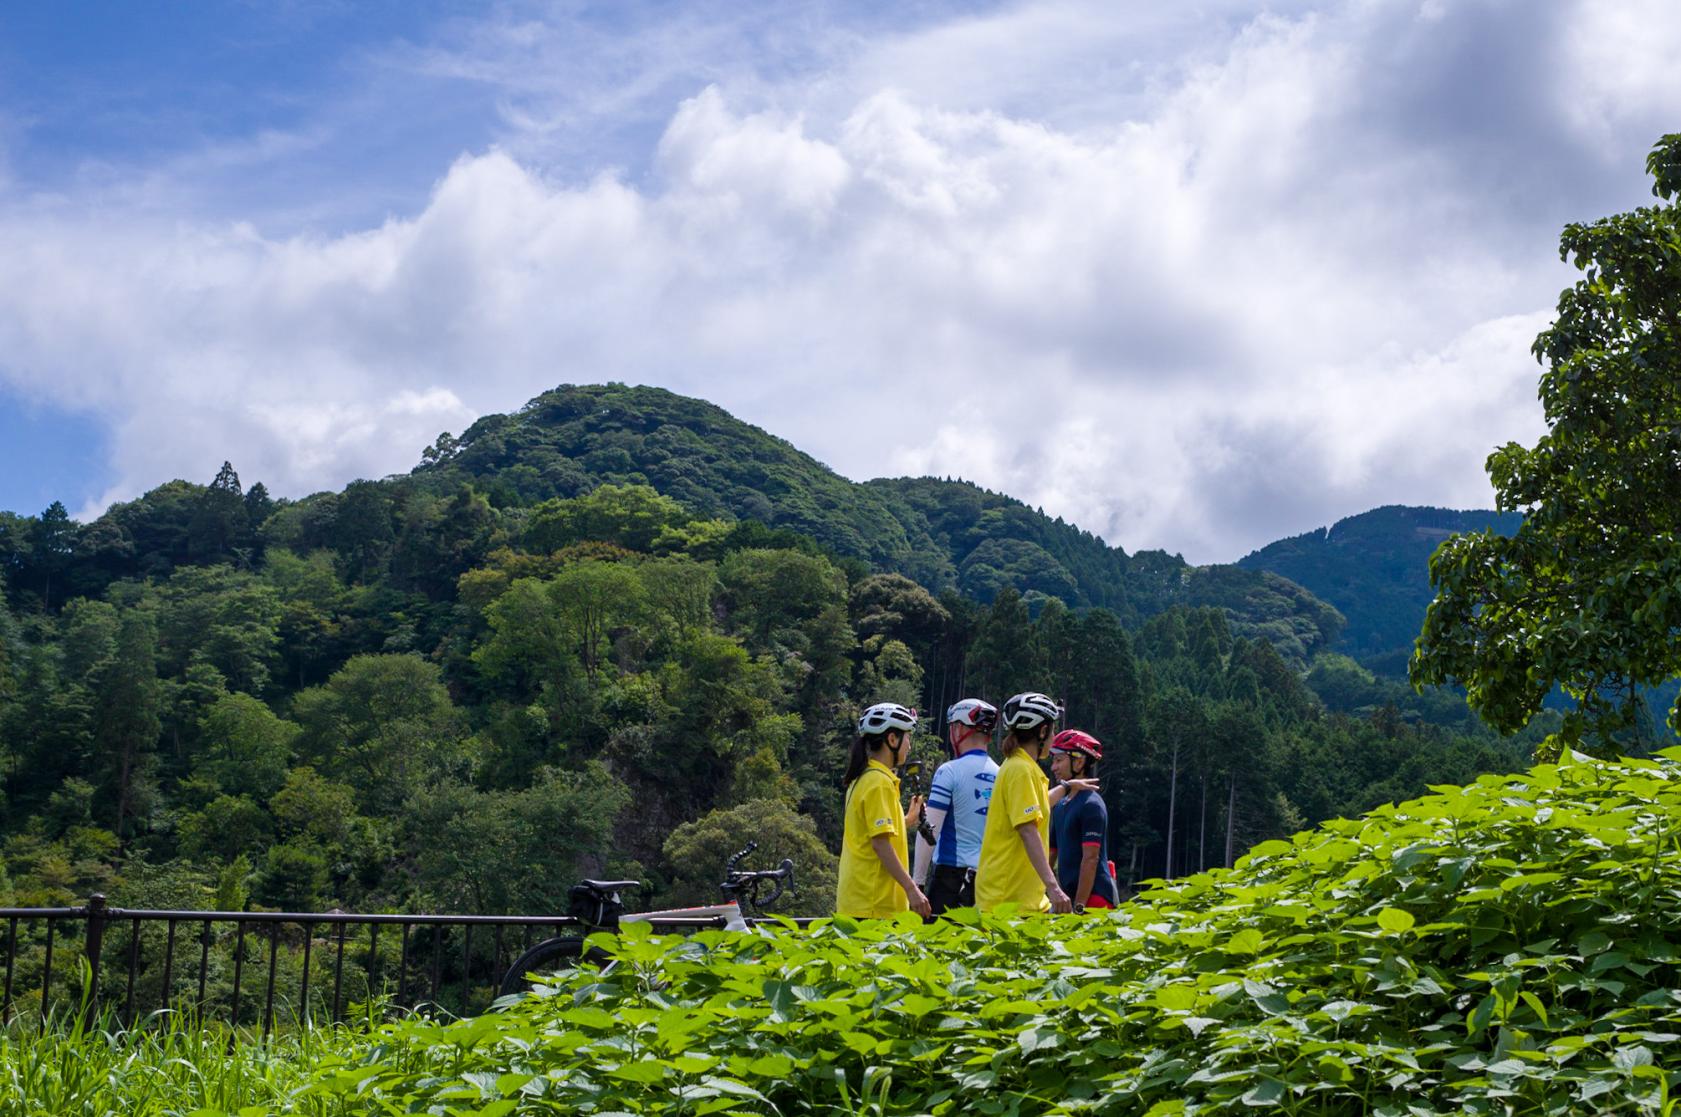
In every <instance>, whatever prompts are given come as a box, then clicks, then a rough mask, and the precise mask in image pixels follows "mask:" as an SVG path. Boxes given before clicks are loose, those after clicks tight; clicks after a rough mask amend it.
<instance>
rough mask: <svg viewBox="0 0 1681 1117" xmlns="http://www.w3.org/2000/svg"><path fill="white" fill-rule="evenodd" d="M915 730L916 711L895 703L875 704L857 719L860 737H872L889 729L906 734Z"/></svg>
mask: <svg viewBox="0 0 1681 1117" xmlns="http://www.w3.org/2000/svg"><path fill="white" fill-rule="evenodd" d="M915 728H916V711H915V710H912V709H910V708H909V707H906V706H901V705H899V704H898V703H897V702H877V703H876V704H875V705H874V706H871V707H870V708H869V709H867V710H865V711H864V716H863V717H861V718H859V719H858V735H859V736H861V737H873V736H874V735H875V734H877V733H886V732H887V731H888V730H889V729H902V730H904V731H905V732H907V733H908V732H910V731H911V730H913V729H915Z"/></svg>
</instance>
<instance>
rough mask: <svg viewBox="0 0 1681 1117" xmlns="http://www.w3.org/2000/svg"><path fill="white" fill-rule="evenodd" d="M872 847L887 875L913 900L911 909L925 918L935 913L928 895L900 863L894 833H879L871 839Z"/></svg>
mask: <svg viewBox="0 0 1681 1117" xmlns="http://www.w3.org/2000/svg"><path fill="white" fill-rule="evenodd" d="M870 848H871V849H873V850H875V851H876V856H877V857H879V858H881V865H882V868H884V869H886V870H887V875H888V876H890V877H892V878H893V880H894V881H895V882H896V883H897V884H898V885H899V887H900V888H903V889H904V890H905V896H906V897H907V898H908V899H909V900H910V902H911V910H912V911H914V912H916V914H918V915H920V916H922V917H923V918H924V919H927V918H928V916H929V915H931V914H933V909H932V908H930V907H929V906H928V897H927V896H924V895H923V894H922V889H920V888H918V887H917V886H916V881H914V880H912V879H911V875H910V874H909V873H907V872H905V867H904V866H903V865H901V864H899V854H898V852H897V851H896V850H894V848H893V835H891V834H877V835H876V836H875V837H873V838H871V839H870Z"/></svg>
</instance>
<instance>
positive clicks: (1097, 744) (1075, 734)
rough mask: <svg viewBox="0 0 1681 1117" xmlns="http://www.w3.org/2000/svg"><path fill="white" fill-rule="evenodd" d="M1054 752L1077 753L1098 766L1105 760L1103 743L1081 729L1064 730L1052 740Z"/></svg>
mask: <svg viewBox="0 0 1681 1117" xmlns="http://www.w3.org/2000/svg"><path fill="white" fill-rule="evenodd" d="M1051 751H1052V752H1077V753H1079V754H1080V755H1081V756H1083V757H1085V758H1086V759H1087V760H1089V761H1091V762H1092V763H1093V764H1096V763H1097V762H1098V761H1100V760H1102V759H1103V742H1102V741H1099V740H1098V739H1097V738H1096V737H1093V736H1092V735H1091V734H1090V733H1087V732H1085V731H1084V730H1081V729H1064V730H1063V731H1062V732H1061V733H1058V734H1057V735H1056V736H1055V737H1052V738H1051Z"/></svg>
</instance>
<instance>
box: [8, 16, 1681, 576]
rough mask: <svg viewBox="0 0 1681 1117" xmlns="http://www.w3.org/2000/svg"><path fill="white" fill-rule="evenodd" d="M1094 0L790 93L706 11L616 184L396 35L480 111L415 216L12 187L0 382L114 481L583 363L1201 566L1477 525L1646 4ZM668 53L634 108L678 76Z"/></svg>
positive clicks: (847, 466) (546, 50)
mask: <svg viewBox="0 0 1681 1117" xmlns="http://www.w3.org/2000/svg"><path fill="white" fill-rule="evenodd" d="M1118 7H1119V6H1115V5H1108V4H1104V5H1088V4H1077V3H1047V4H1022V5H1018V6H1012V7H1009V8H1005V9H999V10H995V11H993V12H990V13H986V14H983V15H980V16H975V17H964V18H953V19H949V20H945V21H943V22H938V23H934V24H930V25H925V26H920V27H917V28H915V29H913V30H911V31H908V32H904V33H902V34H889V33H886V32H872V34H870V35H862V34H852V35H841V34H838V33H836V34H835V35H833V36H832V37H831V39H829V40H823V41H821V42H820V43H819V45H818V46H817V47H813V48H811V49H809V50H808V52H807V54H806V56H804V62H803V65H802V67H801V68H800V72H799V73H798V74H796V75H793V76H789V75H787V74H780V75H779V73H777V72H776V71H775V67H765V66H761V67H759V68H758V69H756V70H755V69H754V68H753V67H752V66H751V65H750V62H751V60H752V57H753V54H752V51H750V50H747V49H745V48H742V47H741V45H740V44H741V41H742V40H741V39H740V37H739V36H732V35H728V34H724V33H722V32H717V31H714V32H712V40H711V41H716V42H718V43H722V44H724V46H722V47H719V48H718V49H720V50H723V51H724V56H725V61H724V62H719V63H718V64H717V65H715V66H713V67H712V70H713V72H712V73H711V74H710V75H709V76H710V78H711V79H712V80H711V81H710V83H709V84H706V85H704V86H702V87H700V88H698V89H691V90H689V91H688V92H687V93H686V94H684V95H682V96H681V97H675V96H674V97H673V99H672V100H671V102H670V103H669V104H668V105H667V107H666V109H665V112H664V121H663V124H662V126H661V127H660V128H659V130H658V132H657V134H655V135H651V136H649V137H647V139H646V144H645V146H646V150H645V152H644V153H643V158H645V160H646V169H645V171H627V170H625V169H623V167H622V166H620V165H619V164H617V163H613V165H607V164H608V163H610V162H612V161H606V160H604V161H603V165H602V166H600V167H598V168H597V169H596V170H595V171H593V172H590V173H578V165H577V164H576V163H573V162H569V161H560V162H556V161H552V160H549V159H546V158H545V156H544V154H543V152H544V150H545V142H546V137H548V136H550V135H551V133H552V132H553V131H554V130H555V128H556V127H557V125H556V124H555V123H554V122H555V120H557V119H567V118H569V117H568V114H571V116H576V115H578V114H585V115H587V114H588V113H589V112H592V111H595V110H594V109H592V108H590V107H589V106H590V105H593V104H596V103H597V102H594V101H591V100H590V99H589V98H586V97H584V96H583V95H581V94H578V93H576V92H575V91H573V92H567V93H566V94H565V96H564V98H562V100H563V105H562V107H563V108H564V109H565V112H561V110H560V109H557V108H555V107H554V103H552V102H551V101H546V100H545V98H551V99H552V98H561V97H562V92H561V91H557V90H556V89H554V88H553V87H552V86H551V84H549V83H548V82H547V81H546V80H542V81H540V80H537V79H535V78H530V77H521V74H523V71H522V70H520V69H519V66H518V65H517V63H518V62H519V60H520V59H529V58H531V57H539V58H550V59H551V60H552V55H551V53H550V52H551V51H552V50H559V49H561V46H558V45H556V40H555V39H554V37H553V33H552V29H551V28H548V27H546V26H545V25H543V24H541V23H540V22H538V23H531V22H524V23H521V24H519V26H518V28H517V31H516V30H510V28H509V27H508V26H506V25H501V26H499V28H498V29H496V30H495V31H494V33H492V32H490V31H487V32H485V33H484V36H483V37H481V38H480V39H478V40H475V41H473V42H471V43H468V44H467V45H466V47H464V48H463V52H461V53H456V54H450V53H448V52H444V51H431V52H427V53H425V56H424V62H425V65H426V66H427V67H428V68H429V69H432V70H438V69H445V68H453V69H452V71H451V72H465V73H471V74H473V75H474V76H475V80H482V81H485V82H492V83H494V82H499V81H505V82H507V83H509V87H510V89H512V90H515V91H516V92H517V93H518V94H519V97H518V98H517V99H516V100H515V101H510V102H509V104H510V105H515V104H517V108H518V111H517V112H516V111H512V110H510V111H508V112H506V113H505V114H504V126H505V127H506V128H507V129H508V131H507V132H506V133H505V134H504V135H503V136H502V142H501V143H500V144H499V145H498V146H495V147H492V148H489V149H487V150H484V151H481V152H478V153H475V154H466V155H463V156H462V157H461V158H459V159H458V160H457V161H456V162H455V163H454V164H453V166H451V167H449V168H447V170H445V171H443V173H442V175H441V177H440V178H439V179H438V180H437V181H436V183H435V185H434V186H433V188H432V190H431V192H430V195H429V196H428V198H427V199H426V201H425V202H424V204H423V205H421V206H419V207H417V208H416V210H415V212H413V213H412V214H410V215H406V216H400V217H393V218H391V219H389V220H387V221H385V222H384V223H383V224H380V225H378V226H375V227H368V228H364V229H359V230H353V231H351V232H349V233H340V234H327V233H321V234H314V235H310V234H302V235H300V234H290V233H289V234H286V235H277V234H275V233H272V232H269V233H265V232H264V231H263V228H262V226H261V223H260V216H261V215H253V221H252V223H248V224H233V225H229V224H227V223H225V222H215V221H209V220H200V219H194V217H193V215H192V214H191V213H185V214H179V215H176V216H175V217H174V219H172V220H165V219H164V218H163V217H162V216H161V215H160V214H158V213H157V212H155V211H148V212H146V213H145V214H144V215H138V214H136V213H135V212H132V211H128V210H124V209H122V208H120V207H109V206H107V207H105V208H101V209H90V208H88V207H85V206H77V205H75V204H74V203H73V202H67V201H65V200H63V199H58V200H47V199H40V198H27V197H16V196H9V197H4V198H3V200H0V242H3V243H5V244H7V245H8V246H9V251H7V252H5V253H0V383H4V384H7V385H9V386H10V387H11V388H12V389H13V390H14V391H21V392H23V393H25V394H28V395H32V396H35V397H39V398H51V399H54V400H56V401H58V402H60V403H63V404H67V405H69V406H73V407H77V408H81V409H85V410H89V411H92V412H95V413H97V414H100V415H103V416H106V417H107V418H108V421H109V422H110V423H111V424H112V427H113V430H114V439H113V454H114V458H115V460H114V466H115V468H116V471H117V476H118V482H117V484H116V486H115V487H114V488H113V490H112V491H111V493H110V494H108V495H110V496H112V497H117V496H128V495H133V494H134V493H136V492H138V491H140V490H142V489H143V488H145V487H148V486H150V485H151V484H155V483H157V482H158V481H161V480H163V479H165V478H167V477H169V476H175V475H187V476H194V477H199V476H203V475H206V474H208V473H209V472H210V471H213V469H214V466H215V464H217V463H219V462H220V460H221V459H222V458H223V457H225V456H232V457H234V458H235V459H236V464H237V465H238V466H239V468H240V469H241V471H242V473H243V474H244V475H245V476H246V477H247V478H248V479H254V478H258V477H261V478H263V479H264V480H266V481H268V482H269V483H270V485H271V487H273V488H275V489H277V490H279V491H282V492H288V493H301V492H306V491H310V490H313V489H316V488H321V487H332V486H337V485H340V484H342V483H344V482H345V481H346V480H349V479H350V478H352V477H354V476H359V475H380V474H384V473H387V472H391V471H396V470H401V469H405V468H407V467H408V466H410V465H412V464H413V462H414V461H415V460H416V458H417V455H418V451H419V449H420V447H422V446H423V445H425V444H427V443H428V442H430V441H431V439H432V437H433V436H434V435H436V434H437V432H438V431H440V430H444V429H450V430H456V431H459V430H460V429H461V428H462V427H463V426H465V425H466V424H467V423H468V422H470V421H471V418H472V417H473V416H474V415H476V414H480V413H484V412H487V411H493V410H506V409H509V408H512V407H514V406H517V405H518V404H519V403H521V402H523V401H524V400H525V399H526V398H528V397H529V396H530V395H532V394H534V393H536V392H537V391H540V390H542V389H544V388H546V387H550V386H552V385H554V384H556V383H561V382H568V381H573V382H579V381H586V382H587V381H600V380H606V379H618V380H626V381H630V382H641V383H657V384H662V385H665V386H668V387H671V388H673V389H675V390H678V391H684V392H689V393H693V394H696V395H701V396H705V397H707V398H709V399H712V400H714V401H716V402H718V403H720V404H722V405H723V406H725V407H728V408H730V409H731V410H733V411H735V412H736V413H737V414H738V415H741V416H742V417H743V418H746V419H749V420H751V421H753V422H756V423H758V424H760V425H762V426H764V427H766V428H768V429H770V430H771V431H773V432H774V433H777V434H779V435H782V436H784V437H786V438H789V439H790V440H792V441H793V442H794V443H795V444H796V445H799V446H801V447H802V448H804V449H806V450H808V451H810V452H812V453H814V454H815V455H816V456H817V457H819V458H820V459H822V460H824V461H826V462H828V463H829V464H830V465H832V466H834V467H835V468H837V469H839V470H840V471H842V472H843V473H846V474H848V475H850V476H853V477H857V478H865V477H870V476H878V475H882V474H894V473H901V472H914V473H924V472H926V473H932V474H936V475H945V474H951V475H956V476H962V477H966V478H969V479H972V480H975V481H977V482H979V483H981V484H984V485H987V486H989V487H993V488H997V489H1002V490H1004V491H1006V492H1009V493H1011V494H1013V495H1015V496H1018V497H1020V498H1022V499H1023V500H1026V501H1027V502H1028V503H1030V504H1034V505H1041V506H1043V507H1044V508H1045V510H1046V511H1047V512H1050V513H1053V514H1060V515H1062V516H1063V517H1064V518H1066V519H1069V520H1072V521H1074V522H1076V523H1079V524H1080V525H1082V526H1084V527H1087V528H1089V529H1091V530H1093V531H1096V532H1098V533H1099V534H1101V535H1103V536H1104V537H1105V538H1107V539H1108V540H1109V541H1110V542H1112V543H1115V544H1118V545H1122V546H1125V547H1127V548H1128V549H1139V548H1145V547H1163V548H1166V549H1169V550H1176V551H1182V552H1184V553H1185V554H1186V555H1187V557H1189V558H1192V559H1193V560H1197V561H1218V560H1229V559H1232V558H1235V557H1237V556H1239V555H1241V554H1243V553H1244V552H1246V551H1247V550H1249V549H1251V548H1253V547H1256V546H1259V545H1262V544H1264V543H1266V542H1268V541H1270V540H1271V539H1274V538H1277V537H1279V536H1281V535H1284V534H1289V533H1294V532H1297V531H1302V530H1306V529H1308V528H1311V527H1314V526H1318V525H1320V524H1323V523H1326V522H1329V521H1330V520H1332V519H1335V518H1336V517H1338V516H1340V515H1345V514H1350V513H1353V512H1358V511H1361V510H1363V509H1365V508H1368V507H1371V506H1374V505H1376V504H1380V503H1391V502H1405V503H1435V504H1447V505H1455V506H1462V507H1465V506H1479V505H1486V504H1487V503H1488V501H1489V499H1490V497H1489V493H1488V490H1487V486H1486V481H1485V480H1484V478H1483V474H1482V462H1483V459H1484V458H1485V456H1486V455H1487V453H1488V451H1489V450H1490V449H1491V448H1492V447H1493V446H1494V445H1496V444H1498V443H1500V442H1503V441H1506V440H1508V439H1520V440H1528V439H1531V438H1533V436H1534V435H1535V434H1536V433H1537V432H1538V430H1539V429H1540V419H1539V410H1538V407H1537V406H1536V404H1535V402H1534V399H1533V387H1534V382H1535V371H1536V370H1535V367H1534V364H1533V361H1532V360H1531V358H1530V357H1529V355H1528V343H1529V341H1530V339H1531V338H1532V337H1533V335H1534V333H1535V332H1536V330H1538V329H1539V328H1540V327H1541V326H1542V325H1543V324H1544V323H1545V321H1546V318H1547V313H1546V310H1547V307H1548V306H1549V305H1550V303H1551V301H1552V297H1553V295H1554V294H1555V293H1556V291H1557V289H1558V287H1559V286H1561V285H1562V284H1563V283H1564V282H1567V281H1568V280H1569V275H1568V274H1566V272H1565V270H1564V269H1562V267H1561V265H1559V264H1558V262H1557V260H1556V256H1555V254H1554V251H1553V243H1554V239H1555V237H1556V231H1557V225H1558V223H1559V222H1560V221H1562V220H1565V219H1572V218H1587V217H1592V216H1596V215H1597V214H1598V213H1600V212H1607V211H1609V210H1610V209H1614V208H1622V207H1623V206H1624V205H1627V204H1631V203H1633V202H1637V201H1638V200H1639V193H1640V191H1641V190H1642V189H1643V183H1642V182H1641V179H1640V175H1639V165H1640V158H1641V155H1642V153H1643V152H1644V149H1645V147H1646V146H1647V145H1648V144H1649V143H1650V142H1651V141H1652V140H1653V139H1654V138H1655V137H1656V135H1657V133H1658V132H1659V131H1662V130H1664V126H1663V125H1662V124H1661V123H1660V122H1659V120H1658V117H1659V115H1660V114H1661V112H1662V111H1665V109H1666V107H1667V106H1672V105H1674V104H1675V103H1677V101H1676V98H1675V93H1676V89H1675V84H1674V83H1675V81H1676V79H1675V77H1674V68H1673V67H1671V66H1668V65H1667V64H1666V63H1665V61H1664V59H1665V58H1667V57H1673V54H1674V52H1673V46H1674V45H1675V44H1674V39H1675V36H1676V35H1677V34H1681V21H1678V20H1676V19H1675V18H1674V17H1671V16H1669V15H1668V14H1667V12H1666V11H1664V10H1661V9H1653V11H1652V12H1651V13H1649V14H1650V16H1651V17H1652V21H1653V22H1655V23H1656V24H1657V25H1660V28H1659V31H1657V32H1654V33H1648V34H1644V35H1638V34H1633V33H1631V32H1630V31H1629V26H1630V25H1628V24H1627V23H1626V21H1620V20H1618V19H1616V18H1613V17H1611V16H1608V15H1606V8H1607V7H1609V6H1601V5H1590V4H1586V3H1583V4H1580V5H1577V6H1573V7H1570V6H1555V7H1554V8H1552V9H1549V14H1548V15H1547V16H1546V17H1545V18H1540V17H1536V18H1531V16H1530V9H1529V8H1528V7H1527V6H1520V5H1515V4H1498V3H1484V2H1478V3H1468V4H1464V5H1433V4H1422V5H1421V4H1415V3H1402V2H1400V0H1393V2H1386V3H1370V4H1363V5H1358V6H1351V7H1347V8H1344V7H1340V6H1339V7H1336V8H1328V9H1325V10H1322V11H1321V10H1314V9H1312V8H1310V7H1308V6H1306V5H1303V6H1301V7H1299V8H1294V9H1292V8H1282V9H1275V12H1282V13H1283V14H1269V15H1255V14H1253V13H1252V12H1250V11H1249V10H1248V9H1247V8H1246V7H1245V6H1239V5H1209V6H1206V7H1203V8H1199V9H1195V10H1188V11H1187V13H1182V14H1178V15H1174V16H1171V17H1170V16H1167V15H1163V14H1161V12H1155V13H1151V14H1148V15H1139V14H1137V13H1135V12H1120V11H1115V10H1112V9H1116V8H1118ZM661 41H662V42H667V46H666V47H664V48H662V49H661V51H660V52H656V53H657V55H658V58H657V61H658V67H657V68H658V74H656V75H654V76H651V77H649V78H648V79H647V80H646V81H645V82H643V83H642V84H641V85H640V86H638V87H637V88H638V89H639V90H640V92H638V93H636V94H635V95H636V96H640V97H650V96H656V95H658V92H659V91H667V90H670V89H671V88H672V85H673V83H674V81H675V79H674V78H673V77H672V73H673V72H674V71H673V67H674V65H675V63H674V62H673V61H672V60H673V59H674V58H678V57H680V52H679V51H677V50H676V48H675V47H674V46H672V45H670V43H669V40H668V39H667V38H665V37H663V33H662V39H661ZM754 41H757V40H754ZM486 43H490V44H491V45H492V46H493V47H494V48H495V49H494V50H488V48H487V47H486V45H485V44H486ZM1666 44H1668V45H1666ZM515 47H517V49H514V48H515ZM726 48H727V49H726ZM1512 52H1517V53H1518V55H1519V56H1518V57H1516V58H1511V57H1508V54H1510V53H1512ZM1653 52H1659V53H1653ZM1625 55H1626V56H1628V61H1627V62H1626V64H1624V65H1620V66H1616V67H1611V66H1609V65H1608V63H1607V62H1606V61H1605V60H1606V59H1608V58H1616V57H1623V56H1625ZM614 57H615V60H616V61H615V65H622V66H631V65H632V64H633V62H634V59H631V58H630V57H629V56H628V55H626V54H625V53H624V51H623V49H621V51H620V53H618V54H616V55H615V56H614ZM1000 59H1013V61H1014V64H1013V65H1010V66H1001V65H1000ZM1525 59H1534V60H1537V61H1539V62H1545V63H1547V65H1546V66H1543V67H1535V66H1531V65H1528V64H1527V63H1526V62H1525ZM726 63H727V64H726ZM1554 63H1556V64H1557V65H1556V67H1555V66H1554V65H1553V64H1554ZM510 67H511V69H510ZM1608 69H1614V70H1615V71H1616V73H1615V75H1608V74H1607V73H1606V71H1607V70H1608ZM685 72H686V71H685ZM1538 72H1541V73H1544V74H1545V77H1544V79H1543V78H1538V77H1537V76H1536V74H1537V73H1538ZM989 73H1003V75H1004V76H1003V77H1002V78H1000V79H998V80H997V81H996V82H989V81H987V80H985V79H984V77H983V76H984V75H986V74H989ZM510 96H512V94H510ZM609 103H610V104H611V107H610V108H609V109H604V110H601V111H608V112H622V111H624V109H623V105H622V103H620V102H609ZM545 106H547V107H546V108H545ZM533 120H536V121H539V123H537V124H532V123H531V121H533ZM1669 127H1673V125H1670V126H1669ZM568 159H570V156H568ZM586 166H587V164H586ZM884 415H887V416H891V417H892V423H891V425H889V426H886V427H884V426H883V424H882V416H884Z"/></svg>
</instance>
